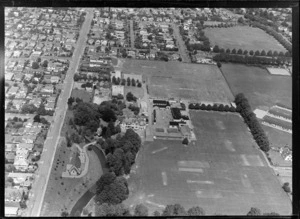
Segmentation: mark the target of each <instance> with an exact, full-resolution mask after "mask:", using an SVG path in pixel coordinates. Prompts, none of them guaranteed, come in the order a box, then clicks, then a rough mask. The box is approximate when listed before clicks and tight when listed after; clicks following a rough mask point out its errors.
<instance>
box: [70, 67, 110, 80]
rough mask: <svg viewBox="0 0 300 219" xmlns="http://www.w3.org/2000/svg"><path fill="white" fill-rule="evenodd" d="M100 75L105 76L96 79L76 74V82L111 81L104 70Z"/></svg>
mask: <svg viewBox="0 0 300 219" xmlns="http://www.w3.org/2000/svg"><path fill="white" fill-rule="evenodd" d="M100 74H104V75H103V77H96V76H93V77H92V76H91V75H89V76H87V75H86V74H74V81H79V80H83V81H86V80H89V81H94V82H96V81H99V82H100V81H110V77H109V75H108V73H107V71H104V70H102V71H101V72H100Z"/></svg>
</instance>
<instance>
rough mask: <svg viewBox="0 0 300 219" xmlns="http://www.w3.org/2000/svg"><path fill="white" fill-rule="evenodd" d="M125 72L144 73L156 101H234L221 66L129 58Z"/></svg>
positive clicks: (124, 66) (125, 65) (151, 94)
mask: <svg viewBox="0 0 300 219" xmlns="http://www.w3.org/2000/svg"><path fill="white" fill-rule="evenodd" d="M122 71H123V72H125V73H136V74H143V75H144V77H145V78H147V82H148V87H149V93H150V96H151V97H153V98H171V97H175V98H176V97H177V98H181V99H188V100H195V101H212V102H230V101H232V100H233V95H232V94H231V92H230V90H229V88H228V86H227V84H226V82H225V80H224V77H223V76H222V74H221V72H220V71H219V69H218V67H217V66H214V65H199V64H186V63H177V62H176V63H175V62H160V61H155V62H154V61H145V60H131V59H127V60H126V62H125V63H124V65H123V69H122Z"/></svg>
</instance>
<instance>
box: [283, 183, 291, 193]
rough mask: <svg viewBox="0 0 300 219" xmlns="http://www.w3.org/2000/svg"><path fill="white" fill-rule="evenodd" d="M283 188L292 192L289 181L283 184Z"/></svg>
mask: <svg viewBox="0 0 300 219" xmlns="http://www.w3.org/2000/svg"><path fill="white" fill-rule="evenodd" d="M282 188H283V190H284V191H285V192H286V193H290V192H291V188H290V184H289V183H288V182H286V183H284V184H283V186H282Z"/></svg>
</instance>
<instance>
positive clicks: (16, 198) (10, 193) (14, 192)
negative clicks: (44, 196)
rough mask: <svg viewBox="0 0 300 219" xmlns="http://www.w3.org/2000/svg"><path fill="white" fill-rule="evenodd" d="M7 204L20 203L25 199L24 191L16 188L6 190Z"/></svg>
mask: <svg viewBox="0 0 300 219" xmlns="http://www.w3.org/2000/svg"><path fill="white" fill-rule="evenodd" d="M4 197H5V198H4V200H5V202H15V203H18V202H20V201H21V200H22V198H23V191H22V190H20V189H15V188H5V196H4Z"/></svg>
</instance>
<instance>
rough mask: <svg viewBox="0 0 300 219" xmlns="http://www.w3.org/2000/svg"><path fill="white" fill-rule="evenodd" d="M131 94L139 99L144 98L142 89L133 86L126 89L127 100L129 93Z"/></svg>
mask: <svg viewBox="0 0 300 219" xmlns="http://www.w3.org/2000/svg"><path fill="white" fill-rule="evenodd" d="M129 92H131V93H132V94H133V95H134V96H136V97H137V98H141V99H142V98H143V96H144V91H143V88H142V87H133V86H125V88H124V96H125V98H126V95H127V93H129Z"/></svg>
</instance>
